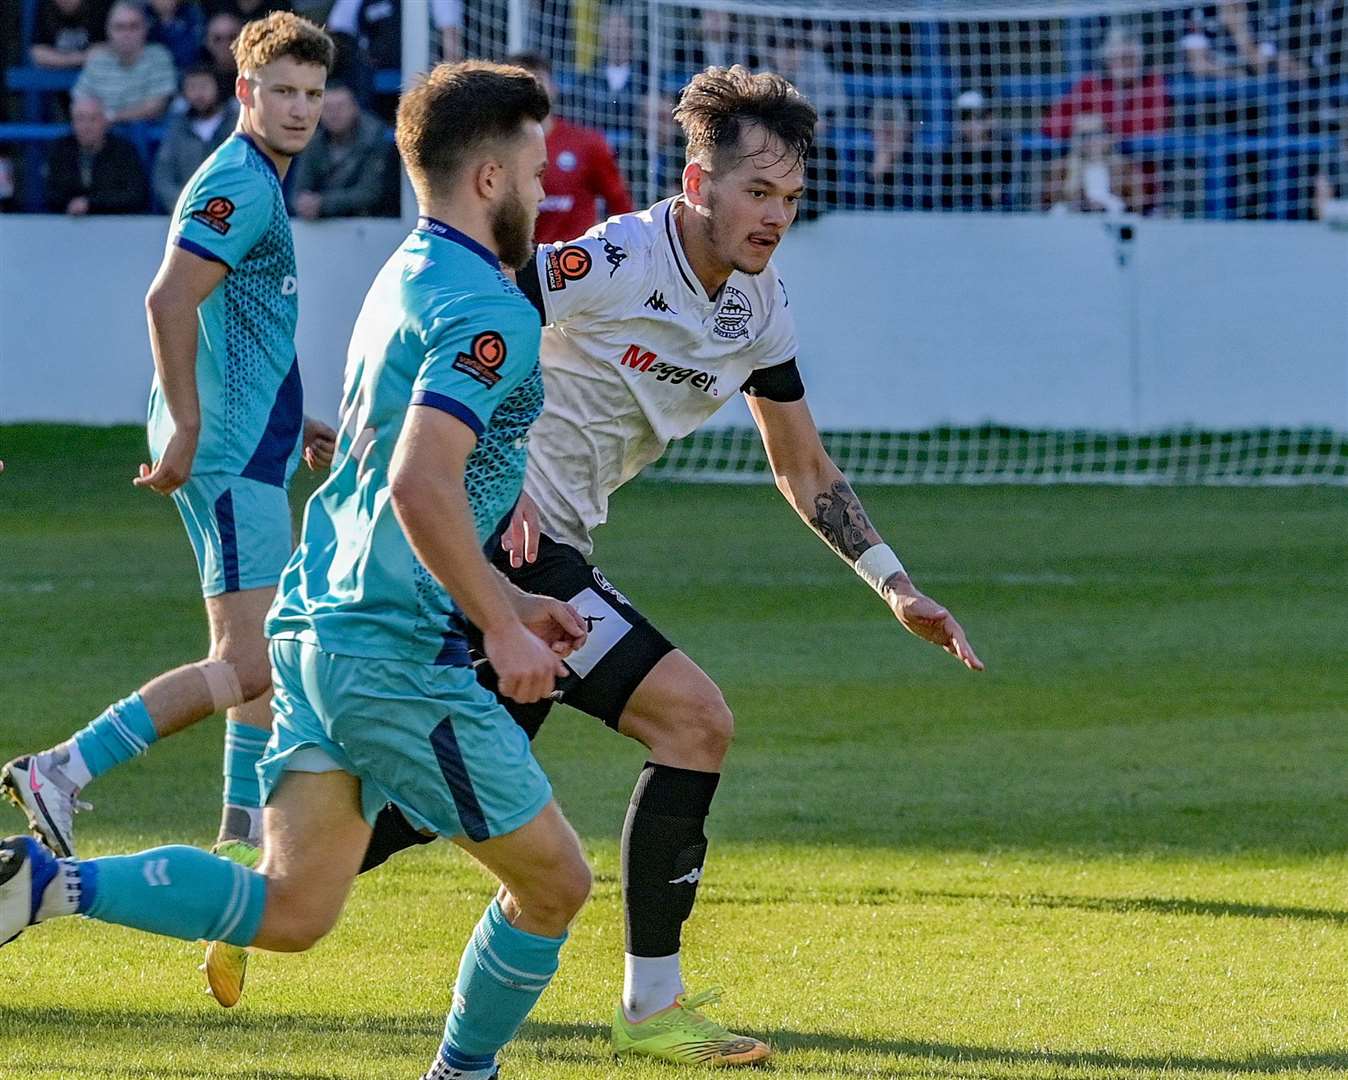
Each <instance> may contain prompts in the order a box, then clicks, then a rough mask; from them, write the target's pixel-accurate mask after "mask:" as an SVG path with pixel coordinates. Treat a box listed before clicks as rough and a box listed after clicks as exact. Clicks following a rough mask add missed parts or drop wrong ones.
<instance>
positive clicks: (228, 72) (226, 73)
mask: <svg viewBox="0 0 1348 1080" xmlns="http://www.w3.org/2000/svg"><path fill="white" fill-rule="evenodd" d="M242 29H243V23H242V22H240V21H239V17H238V16H237V15H231V14H230V13H229V12H221V13H220V14H219V15H212V16H211V17H210V19H209V20H207V22H206V38H205V40H204V41H203V42H202V44H201V55H200V60H201V61H202V63H204V64H207V65H208V66H209V67H210V69H211V71H212V72H214V74H215V81H216V84H217V85H218V86H219V87H220V99H221V100H222V101H227V100H229V99H230V98H232V97H233V96H234V84H235V83H236V82H238V79H239V66H238V64H237V62H236V61H235V60H234V39H235V38H237V37H238V36H239V31H240V30H242Z"/></svg>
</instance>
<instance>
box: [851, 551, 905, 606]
mask: <svg viewBox="0 0 1348 1080" xmlns="http://www.w3.org/2000/svg"><path fill="white" fill-rule="evenodd" d="M855 570H856V572H857V577H859V578H861V580H862V581H864V582H865V583H866V584H867V585H869V586H870V587H871V588H872V589H874V590H875V591H876V592H878V593H879V594H880V595H881V596H884V594H885V582H886V581H888V580H889V579H890V578H892V577H893V576H894V575H895V574H904V573H907V571H906V570H904V568H903V563H901V562H899V557H898V556H897V555H895V554H894V549H893V548H892V547H890V546H889V545H888V544H876V545H875V546H874V547H869V548H867V549H866V550H865V551H863V552H862V553H861V558H859V559H858V560H857V561H856V566H855Z"/></svg>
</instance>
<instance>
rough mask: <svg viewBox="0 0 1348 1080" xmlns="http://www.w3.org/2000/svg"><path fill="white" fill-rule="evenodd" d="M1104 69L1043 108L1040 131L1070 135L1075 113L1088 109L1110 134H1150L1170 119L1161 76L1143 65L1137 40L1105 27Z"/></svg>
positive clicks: (1060, 136) (1062, 136)
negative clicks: (1059, 99)
mask: <svg viewBox="0 0 1348 1080" xmlns="http://www.w3.org/2000/svg"><path fill="white" fill-rule="evenodd" d="M1102 52H1103V55H1104V64H1105V69H1104V72H1103V73H1102V74H1098V75H1087V76H1086V77H1085V78H1084V79H1082V80H1081V81H1080V82H1078V83H1077V84H1076V85H1075V86H1073V87H1072V89H1071V90H1069V91H1068V92H1067V96H1066V97H1065V98H1063V99H1062V100H1061V101H1059V102H1057V103H1056V104H1054V105H1053V106H1052V108H1050V109H1049V111H1048V116H1047V117H1045V119H1044V134H1045V135H1047V136H1049V137H1050V138H1053V139H1070V138H1071V137H1072V131H1073V128H1074V126H1075V121H1076V118H1077V116H1079V115H1080V114H1082V113H1094V114H1096V115H1098V116H1101V117H1103V118H1104V122H1105V128H1106V130H1108V131H1109V132H1110V133H1111V134H1113V135H1114V136H1115V137H1116V138H1120V139H1130V138H1133V137H1134V136H1137V135H1155V134H1159V133H1160V132H1162V131H1164V130H1165V129H1166V128H1167V127H1168V126H1169V124H1170V102H1169V100H1168V99H1167V98H1166V95H1165V81H1164V80H1163V79H1162V78H1161V76H1160V75H1159V74H1158V73H1157V72H1155V71H1148V70H1144V68H1143V55H1142V42H1141V41H1140V40H1139V39H1138V38H1136V37H1135V36H1133V35H1132V34H1129V33H1127V32H1126V31H1123V30H1111V31H1110V32H1109V34H1108V35H1106V37H1105V41H1104V45H1103V46H1102Z"/></svg>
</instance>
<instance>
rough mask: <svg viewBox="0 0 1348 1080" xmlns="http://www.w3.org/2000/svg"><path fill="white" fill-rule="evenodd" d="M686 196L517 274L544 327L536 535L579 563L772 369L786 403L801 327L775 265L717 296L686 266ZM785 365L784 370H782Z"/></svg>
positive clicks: (532, 467) (534, 472)
mask: <svg viewBox="0 0 1348 1080" xmlns="http://www.w3.org/2000/svg"><path fill="white" fill-rule="evenodd" d="M687 212H688V204H687V203H685V202H684V200H683V197H682V196H678V197H676V198H673V199H667V200H665V201H664V202H660V203H657V204H656V205H655V206H653V207H652V208H651V209H649V210H644V211H642V212H640V213H635V214H623V215H621V216H619V217H614V218H610V219H609V220H608V221H606V222H603V223H602V224H599V225H596V226H595V227H594V228H593V229H591V230H590V231H589V232H588V233H586V234H585V236H583V237H581V238H580V239H579V240H575V241H572V242H571V243H568V244H556V245H553V246H551V247H544V248H540V249H539V251H538V254H537V257H536V259H535V262H534V265H533V266H532V267H526V268H525V269H524V270H523V271H521V272H520V281H521V284H522V285H523V286H524V288H525V292H526V294H528V295H530V296H531V298H532V299H533V300H534V303H535V306H537V307H538V308H539V311H540V314H541V315H542V318H543V322H544V324H545V326H546V330H545V331H544V334H543V344H542V347H541V349H540V354H539V355H540V360H541V363H542V366H543V382H544V387H545V391H546V401H547V406H546V409H545V411H544V414H543V415H542V416H541V417H540V418H539V421H538V423H537V424H535V425H534V428H533V430H532V431H531V432H530V435H529V473H528V479H527V482H526V490H527V491H528V493H529V496H530V498H531V499H532V500H533V501H534V503H535V504H537V506H538V512H539V519H540V524H541V527H542V531H543V533H544V534H545V535H547V536H550V537H551V538H552V539H554V540H560V541H562V542H564V543H567V544H570V545H571V546H572V547H574V548H576V549H577V550H578V551H580V552H582V553H583V554H589V552H590V550H591V548H592V546H593V545H592V542H591V533H592V531H593V530H594V529H595V528H596V527H597V526H599V525H602V524H603V523H604V521H605V520H606V518H607V517H608V499H609V496H610V495H611V494H612V493H613V492H614V491H615V490H616V489H617V488H619V487H621V486H622V485H623V484H625V483H626V482H627V481H628V480H630V479H631V478H632V477H634V476H636V475H637V473H639V472H640V471H641V470H642V469H643V468H645V467H646V466H647V465H649V464H650V463H651V462H652V461H655V460H656V459H657V458H658V457H660V455H661V454H663V453H664V451H665V447H666V446H668V445H669V442H670V440H672V439H679V438H682V437H683V436H685V435H688V434H690V433H691V432H693V431H695V430H696V429H697V428H699V427H701V426H702V425H703V424H704V423H705V422H706V421H707V420H708V419H710V418H711V416H712V414H714V413H715V412H716V411H717V410H718V409H720V408H721V407H722V406H723V405H725V404H726V403H727V402H728V401H730V400H732V399H733V398H734V396H735V395H736V394H737V393H739V392H740V390H741V389H742V388H745V387H746V385H748V386H749V388H750V392H752V386H753V380H754V378H755V376H756V375H761V374H762V373H764V372H766V371H770V370H771V369H781V370H780V371H779V372H774V373H773V374H772V375H771V376H769V378H770V379H777V380H778V381H780V380H781V379H782V378H783V377H784V378H785V379H786V381H787V384H788V387H789V389H790V393H791V395H792V399H793V400H794V399H798V398H799V397H800V396H801V394H802V393H803V390H801V389H800V388H799V377H798V376H797V375H795V368H794V361H795V358H796V331H795V325H794V323H793V321H792V318H791V309H790V306H789V303H788V301H787V295H786V290H785V287H784V286H783V285H782V283H781V281H780V279H779V278H778V277H777V272H776V270H775V269H774V268H773V266H772V264H771V263H770V262H769V263H768V265H767V268H766V269H765V270H763V271H762V272H761V273H758V274H747V273H742V272H740V271H738V270H737V271H733V272H732V273H731V274H730V277H729V279H728V280H727V281H726V282H725V283H724V284H723V285H722V286H721V288H720V289H719V291H718V292H717V293H716V294H715V295H714V296H708V295H707V291H706V288H705V287H704V286H703V285H702V283H701V282H700V281H698V280H697V277H696V276H695V275H694V273H693V271H692V268H691V267H690V266H689V262H688V256H687V253H686V252H685V251H684V249H683V240H682V238H681V233H682V229H681V227H680V223H679V219H680V218H681V217H682V216H683V215H685V214H686V213H687ZM788 369H789V370H788Z"/></svg>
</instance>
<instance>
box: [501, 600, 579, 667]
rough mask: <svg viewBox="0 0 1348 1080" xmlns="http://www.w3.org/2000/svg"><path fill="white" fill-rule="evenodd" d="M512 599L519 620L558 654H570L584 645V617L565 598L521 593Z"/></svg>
mask: <svg viewBox="0 0 1348 1080" xmlns="http://www.w3.org/2000/svg"><path fill="white" fill-rule="evenodd" d="M511 602H512V604H513V606H514V608H515V614H516V615H518V616H519V617H520V622H522V623H524V625H525V626H526V627H527V628H528V629H529V632H530V633H532V634H533V635H534V636H535V637H537V638H538V639H539V640H541V641H542V642H544V644H546V645H547V646H548V647H549V648H550V649H551V650H552V651H553V652H554V653H555V654H556V655H558V656H570V655H571V654H572V653H573V652H575V651H576V650H577V649H579V648H580V647H581V646H582V645H584V644H585V620H584V619H582V618H581V616H580V612H579V611H577V610H576V609H575V608H573V607H572V606H571V605H570V604H568V603H566V602H565V601H563V600H554V599H553V598H552V597H551V596H537V595H535V594H534V593H527V592H521V593H520V594H519V595H518V596H513V597H511Z"/></svg>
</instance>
